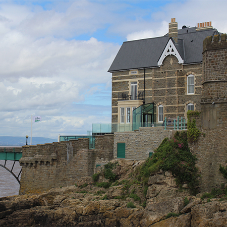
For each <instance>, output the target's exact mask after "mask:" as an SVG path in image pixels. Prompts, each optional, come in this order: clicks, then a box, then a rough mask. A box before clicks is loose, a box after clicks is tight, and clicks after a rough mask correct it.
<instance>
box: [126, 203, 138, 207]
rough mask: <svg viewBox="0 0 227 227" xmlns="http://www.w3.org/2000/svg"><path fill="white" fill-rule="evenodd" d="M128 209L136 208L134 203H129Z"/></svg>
mask: <svg viewBox="0 0 227 227" xmlns="http://www.w3.org/2000/svg"><path fill="white" fill-rule="evenodd" d="M127 208H136V206H135V205H134V203H133V202H129V203H127Z"/></svg>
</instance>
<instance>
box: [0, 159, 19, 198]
mask: <svg viewBox="0 0 227 227" xmlns="http://www.w3.org/2000/svg"><path fill="white" fill-rule="evenodd" d="M13 163H14V161H6V167H7V168H8V169H10V170H11V169H12V166H13ZM0 164H2V165H4V164H5V161H3V160H0ZM20 170H21V166H20V164H19V162H15V165H14V167H13V172H14V173H15V175H16V176H18V174H19V172H20ZM19 190H20V184H19V183H18V181H17V180H16V179H15V177H14V176H13V175H12V174H11V173H9V172H8V171H7V170H6V169H4V168H3V167H2V166H0V197H5V196H12V195H18V194H19Z"/></svg>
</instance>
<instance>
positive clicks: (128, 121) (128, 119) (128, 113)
mask: <svg viewBox="0 0 227 227" xmlns="http://www.w3.org/2000/svg"><path fill="white" fill-rule="evenodd" d="M126 122H127V123H130V107H127V121H126Z"/></svg>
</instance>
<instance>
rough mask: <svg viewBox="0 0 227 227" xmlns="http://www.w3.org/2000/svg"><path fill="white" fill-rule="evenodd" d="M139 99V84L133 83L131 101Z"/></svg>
mask: <svg viewBox="0 0 227 227" xmlns="http://www.w3.org/2000/svg"><path fill="white" fill-rule="evenodd" d="M136 98H137V82H131V99H132V100H136Z"/></svg>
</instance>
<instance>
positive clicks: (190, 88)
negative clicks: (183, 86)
mask: <svg viewBox="0 0 227 227" xmlns="http://www.w3.org/2000/svg"><path fill="white" fill-rule="evenodd" d="M187 93H188V94H194V93H195V78H194V75H192V74H191V75H188V77H187Z"/></svg>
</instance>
